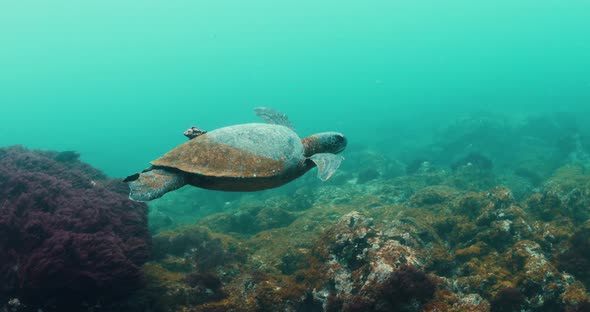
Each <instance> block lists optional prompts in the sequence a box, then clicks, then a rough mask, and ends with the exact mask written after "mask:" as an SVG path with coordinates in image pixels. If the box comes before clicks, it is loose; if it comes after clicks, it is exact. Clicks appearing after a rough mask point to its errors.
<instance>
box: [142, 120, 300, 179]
mask: <svg viewBox="0 0 590 312" xmlns="http://www.w3.org/2000/svg"><path fill="white" fill-rule="evenodd" d="M302 161H304V156H303V144H302V143H301V139H300V138H299V136H298V135H297V134H296V133H295V132H293V130H291V129H290V128H288V127H285V126H281V125H276V124H262V123H249V124H241V125H235V126H229V127H224V128H220V129H216V130H213V131H211V132H207V133H206V134H203V135H200V136H198V137H196V138H194V139H192V140H189V141H187V142H185V143H184V144H181V145H179V146H178V147H176V148H175V149H173V150H171V151H170V152H168V153H166V154H165V155H164V156H162V157H160V158H158V159H156V160H154V161H152V165H154V166H163V167H171V168H176V169H179V170H182V171H184V172H188V173H196V174H201V175H205V176H214V177H236V178H239V177H273V176H277V175H280V174H283V173H284V172H286V171H289V170H292V169H295V168H296V167H297V165H298V164H299V163H300V162H302Z"/></svg>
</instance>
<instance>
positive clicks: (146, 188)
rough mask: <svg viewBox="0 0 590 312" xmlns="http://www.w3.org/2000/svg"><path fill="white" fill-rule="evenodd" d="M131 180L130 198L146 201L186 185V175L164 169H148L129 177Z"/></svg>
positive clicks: (126, 180) (128, 179) (128, 180)
mask: <svg viewBox="0 0 590 312" xmlns="http://www.w3.org/2000/svg"><path fill="white" fill-rule="evenodd" d="M123 181H124V182H129V188H130V189H131V191H130V192H129V198H130V199H132V200H134V201H139V202H146V201H150V200H153V199H156V198H160V197H162V196H163V195H164V194H166V193H168V192H171V191H174V190H176V189H178V188H180V187H182V186H183V185H185V183H186V182H185V181H184V176H183V175H182V174H179V173H174V172H170V171H167V170H163V169H151V170H150V169H148V170H146V171H144V172H142V173H136V174H134V175H131V176H129V177H127V178H126V179H125V180H123Z"/></svg>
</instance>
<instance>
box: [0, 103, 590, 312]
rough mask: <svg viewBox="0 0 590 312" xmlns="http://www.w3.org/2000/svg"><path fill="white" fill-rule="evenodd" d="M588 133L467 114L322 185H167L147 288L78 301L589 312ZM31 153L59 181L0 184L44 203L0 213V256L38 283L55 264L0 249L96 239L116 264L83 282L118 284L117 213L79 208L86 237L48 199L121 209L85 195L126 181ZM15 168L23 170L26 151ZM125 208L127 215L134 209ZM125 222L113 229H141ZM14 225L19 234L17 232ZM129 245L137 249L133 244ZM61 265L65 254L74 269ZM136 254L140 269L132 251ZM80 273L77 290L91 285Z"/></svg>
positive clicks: (120, 305) (558, 121)
mask: <svg viewBox="0 0 590 312" xmlns="http://www.w3.org/2000/svg"><path fill="white" fill-rule="evenodd" d="M589 137H590V136H589V135H587V134H586V133H584V132H583V131H582V127H581V125H580V124H576V123H575V120H573V119H572V116H569V115H560V116H551V117H550V118H546V117H540V118H529V119H525V120H524V121H520V122H514V121H512V120H509V119H507V118H503V117H501V116H500V117H498V116H494V115H489V114H487V115H486V114H484V115H479V116H477V115H473V116H468V117H465V118H463V119H460V120H457V121H456V122H454V123H452V124H451V125H449V126H447V127H443V128H442V129H441V130H440V131H438V132H435V133H434V134H433V137H432V138H431V139H430V140H426V139H424V143H423V146H421V147H420V146H417V145H416V144H413V143H411V142H401V143H400V146H406V147H407V146H410V147H412V148H415V149H416V150H414V151H410V152H400V151H398V152H399V155H394V154H395V148H390V150H392V154H388V155H384V154H382V153H379V152H377V150H376V149H370V148H369V147H367V146H358V147H357V148H356V149H354V148H351V150H350V155H347V164H351V166H350V167H346V166H343V168H340V169H339V170H338V172H337V173H336V174H335V175H334V177H333V178H332V179H331V180H330V181H329V182H327V183H320V182H319V181H318V180H317V178H315V177H314V176H313V175H312V174H309V175H306V176H303V177H301V178H300V179H298V180H296V181H294V182H293V183H291V184H288V185H286V186H284V187H282V188H279V189H275V190H269V191H265V192H262V193H254V194H246V193H219V192H208V191H201V190H194V189H183V190H180V191H178V192H175V193H173V194H169V195H167V196H165V197H164V198H162V199H160V200H158V201H154V202H152V203H150V208H151V214H150V221H152V222H153V223H152V224H151V230H152V233H153V235H154V236H153V238H152V245H153V248H152V253H151V257H150V261H149V262H147V263H146V264H144V265H143V266H142V268H143V272H144V275H145V284H144V286H143V287H141V288H139V289H137V291H135V292H134V293H133V294H132V295H131V296H130V297H127V299H125V300H123V301H118V302H113V303H112V304H108V303H102V306H101V307H97V306H92V307H88V309H87V310H89V311H101V310H104V311H162V312H169V311H170V312H172V311H182V312H187V311H301V312H303V311H312V312H313V311H318V312H319V311H330V312H332V311H350V312H351V311H451V312H463V311H473V312H476V311H477V312H479V311H484V312H485V311H492V312H493V311H531V312H533V311H534V312H545V311H588V307H589V306H590V305H589V302H590V293H589V292H588V289H589V287H590V275H589V273H588V272H590V261H589V260H588V259H589V258H590V241H589V239H588V238H589V237H590V221H589V218H590V174H589V173H590V169H589V167H590V166H589V165H588V160H589V159H590V158H588V157H586V156H585V155H587V154H588V150H590V149H589V147H590V143H589V142H590V140H589V139H588V138H589ZM400 139H403V137H400ZM409 140H411V139H409ZM17 150H18V148H17ZM12 152H14V151H12ZM21 152H23V151H22V150H21ZM24 152H26V153H29V152H27V151H24ZM24 152H23V153H24ZM2 153H4V154H2ZM7 153H8V151H5V150H0V155H8V154H7ZM29 154H30V153H29ZM35 155H37V157H41V156H43V157H41V158H42V159H41V161H39V160H37V161H36V165H37V166H41V167H43V174H46V173H47V172H49V173H50V175H49V176H50V177H57V178H52V179H53V180H52V181H54V180H55V181H57V182H52V183H44V187H45V188H47V187H50V188H51V189H50V190H48V191H43V188H41V191H38V192H37V191H35V192H33V191H29V190H28V189H25V188H22V187H21V186H19V185H21V184H23V182H22V181H25V182H26V183H29V181H40V180H38V179H40V178H39V177H38V176H35V177H33V176H31V175H26V172H25V173H19V174H18V176H19V177H21V178H20V180H10V181H7V180H6V179H4V178H2V179H3V180H0V184H2V183H5V184H2V185H11V188H8V189H6V188H4V189H0V192H4V193H1V194H7V195H6V196H12V195H11V194H15V193H19V194H20V193H23V194H30V196H27V198H28V199H19V200H18V201H15V200H13V201H9V202H7V203H5V204H6V207H9V208H10V209H13V208H14V207H15V206H14V205H16V204H19V205H24V206H19V207H30V206H35V207H37V206H36V205H37V203H43V204H42V205H40V206H38V207H43V209H41V210H40V211H39V210H34V209H33V212H34V214H32V213H31V214H30V215H28V216H27V218H26V222H23V220H24V219H22V218H21V219H18V218H17V219H14V217H13V216H16V217H20V216H21V213H22V212H21V210H14V211H12V210H11V211H9V213H8V217H7V214H6V213H5V214H3V215H0V222H3V223H2V224H7V225H8V226H4V227H0V237H10V240H6V241H2V240H1V239H0V247H2V248H1V249H0V259H3V260H6V261H7V263H10V264H17V266H16V268H18V270H16V271H17V272H19V274H24V273H27V274H35V276H41V277H43V274H47V273H48V272H49V273H51V272H53V271H51V270H47V268H48V266H40V269H39V270H37V268H36V267H33V266H31V265H29V268H28V269H25V268H23V263H22V262H15V261H12V259H17V255H19V254H20V253H21V252H22V251H23V250H28V251H37V250H38V251H40V252H42V253H43V254H44V255H48V256H49V257H48V259H49V260H50V261H53V260H51V259H54V258H56V257H58V255H59V254H62V251H63V250H65V249H64V248H61V247H55V246H62V245H67V248H70V249H75V250H78V251H79V252H78V253H76V255H78V256H77V257H76V258H75V259H76V260H78V259H85V257H86V258H89V257H90V256H89V255H90V254H92V255H93V256H92V257H94V256H95V255H105V252H104V250H105V249H106V245H107V244H109V245H111V247H110V249H109V254H108V256H109V257H110V258H109V259H118V260H117V261H122V263H123V265H120V264H119V263H117V266H116V267H115V266H111V265H110V264H104V265H102V266H101V267H100V268H101V269H103V268H104V269H105V270H104V271H101V270H98V273H95V274H94V275H91V277H93V278H96V279H99V280H101V281H105V280H106V281H111V280H112V281H114V278H115V277H114V276H115V275H116V277H117V278H122V276H123V275H124V274H123V273H124V272H128V271H125V270H127V269H128V267H126V266H125V265H124V264H125V263H126V262H124V261H125V259H124V258H120V257H118V256H120V255H124V256H126V257H128V258H127V259H131V260H130V261H135V260H134V259H137V258H136V257H135V256H133V254H134V253H132V254H129V253H126V252H127V251H128V249H126V248H127V247H126V246H128V245H127V243H128V242H129V239H128V237H129V236H128V234H129V235H130V232H129V231H126V230H123V232H121V231H122V230H121V228H120V225H121V223H118V222H121V220H112V219H110V218H111V217H112V216H113V215H115V214H108V215H107V216H106V217H105V216H103V215H101V213H100V212H101V211H103V210H101V209H102V208H93V209H94V210H93V213H94V214H93V215H92V216H88V215H87V214H88V213H90V212H86V213H87V214H84V216H85V218H88V219H92V221H88V223H89V224H92V225H93V226H92V227H91V228H90V229H89V230H86V231H84V230H82V229H79V228H77V227H76V224H78V223H77V222H78V221H75V222H74V221H71V220H72V218H76V217H77V216H78V215H75V214H74V215H73V212H72V211H71V210H69V209H65V208H59V209H56V208H55V207H61V206H64V205H65V204H63V203H64V199H63V196H70V197H72V196H74V195H70V194H73V193H70V191H68V189H69V188H74V189H75V194H76V196H77V194H85V196H84V197H83V198H84V200H83V199H80V197H76V198H77V199H76V203H80V204H77V205H78V206H84V207H86V206H88V205H91V206H90V207H94V206H93V205H98V203H102V202H103V201H104V200H107V201H108V203H109V207H114V208H113V209H119V207H123V206H125V207H129V206H126V205H128V202H127V201H126V200H124V199H118V200H117V201H116V202H112V201H114V200H111V198H118V197H116V196H114V197H109V196H101V198H100V200H98V199H94V200H91V201H90V203H87V202H86V201H85V200H87V199H88V198H94V197H93V194H95V193H93V192H99V191H100V192H106V191H107V190H109V191H111V190H112V191H114V192H116V193H117V194H122V193H124V190H123V189H122V188H123V186H122V185H120V184H119V183H115V182H108V181H109V180H107V179H106V178H105V177H104V176H102V175H101V174H100V173H99V172H97V171H93V170H92V169H91V168H88V167H85V165H84V164H83V163H81V162H80V161H79V160H78V155H77V154H76V153H75V152H64V153H61V154H57V153H49V154H43V153H41V154H35ZM39 155H41V156H39ZM11 157H12V156H11ZM46 159H50V160H51V161H50V162H49V165H48V161H47V160H46ZM21 163H22V164H25V165H24V167H30V165H27V164H29V163H31V160H25V161H21ZM13 167H14V165H13V164H9V166H8V167H1V168H0V169H2V170H0V173H1V175H0V177H4V176H8V177H13V176H14V174H13V173H14V169H11V168H13ZM66 167H67V168H68V170H65V171H64V170H63V168H66ZM3 168H9V169H3ZM64 175H65V176H64ZM41 176H43V175H41ZM89 177H91V180H90V181H89ZM10 179H13V178H10ZM18 181H21V182H18ZM44 181H45V180H44ZM16 182H18V183H16ZM19 183H21V184H19ZM26 183H25V184H26ZM60 183H61V184H60ZM35 185H37V184H35ZM14 187H17V189H16V190H15V189H13V188H14ZM56 192H57V193H56ZM101 194H106V193H101ZM117 196H118V195H117ZM70 197H68V199H70ZM104 197H107V199H105V198H104ZM31 203H35V204H34V205H33V204H31ZM0 204H2V203H1V202H0ZM68 207H69V205H68ZM101 207H102V206H101ZM131 207H132V209H131V210H132V212H127V213H131V214H132V213H135V212H137V211H138V210H133V209H139V210H141V209H144V208H141V207H139V206H131ZM140 208H141V209H140ZM2 209H6V208H5V207H2ZM27 209H30V208H27ZM127 209H128V210H129V208H127ZM3 211H4V210H3ZM26 211H28V210H26ZM84 211H85V210H84ZM133 211H135V212H133ZM56 213H59V216H60V220H62V221H59V222H57V223H55V222H54V223H51V224H50V225H51V226H50V227H49V228H50V229H53V228H54V227H56V226H60V227H61V228H65V229H66V230H67V231H68V232H72V233H73V234H64V235H62V234H60V235H54V234H52V235H53V236H52V237H46V236H47V233H53V232H47V230H46V229H47V228H48V225H47V224H46V223H45V222H40V221H38V220H41V219H43V218H46V217H45V215H44V214H49V215H55V214H56ZM78 213H79V214H80V213H81V212H78ZM116 215H117V216H124V215H125V213H122V212H119V211H118V210H116ZM19 220H20V221H19ZM68 220H69V221H68ZM100 220H104V222H101V221H100ZM130 220H134V219H133V218H132V217H130V219H128V220H126V221H124V222H125V225H129V224H131V225H133V224H138V223H134V222H133V221H130ZM136 221H137V220H136ZM19 222H20V223H19ZM142 226H145V224H143V225H142ZM144 230H145V229H144ZM132 232H133V233H135V234H136V235H137V234H138V233H140V234H141V235H144V234H143V233H144V232H141V231H139V230H137V231H135V230H134V231H132ZM96 233H100V239H101V240H100V241H96V240H95V239H97V238H96V236H95V234H96ZM108 233H114V234H113V235H110V236H109V234H108ZM125 233H128V234H125ZM22 235H27V236H26V237H27V239H26V240H18V239H15V238H16V237H19V236H22ZM68 235H74V236H75V237H74V238H70V239H69V240H68V242H71V243H66V242H65V240H66V239H67V238H68V237H70V236H68ZM40 241H43V242H47V243H51V244H53V245H51V246H53V248H50V247H51V246H49V247H48V246H44V245H43V244H41V243H39V242H40ZM142 242H143V241H142ZM113 246H114V247H113ZM133 246H142V245H133ZM132 249H133V248H132ZM133 250H135V249H133ZM139 251H142V253H139V254H141V257H139V258H141V259H145V249H141V248H139V249H137V252H139ZM33 253H34V252H33ZM30 259H33V260H34V261H36V262H37V263H41V264H43V263H45V262H44V261H45V258H43V259H41V258H40V257H36V258H30ZM33 260H31V261H33ZM70 260H71V259H65V260H64V261H63V262H62V263H64V264H67V265H72V262H68V261H70ZM11 261H12V262H11ZM29 262H30V261H29ZM133 263H134V264H135V265H136V266H135V268H137V265H138V264H140V263H141V261H137V262H133ZM14 269H15V266H14V265H12V266H10V265H8V266H2V267H0V276H2V277H3V278H6V280H7V281H8V285H17V286H18V287H20V285H23V287H24V286H26V287H29V288H30V287H31V286H29V285H30V283H31V281H29V280H25V281H21V280H19V278H20V276H21V275H19V274H15V273H14V272H15V270H14ZM83 269H84V270H86V269H88V267H84V268H83ZM107 271H108V272H107ZM108 274H111V275H108ZM52 276H53V275H52ZM109 278H111V279H109ZM47 281H48V282H51V280H50V279H48V280H47ZM87 281H88V280H84V281H79V282H78V283H77V284H76V285H82V286H84V287H89V286H88V285H87V284H85V283H86V282H87ZM91 281H92V280H91ZM69 282H71V279H70V280H69ZM51 283H53V282H51ZM45 285H48V284H45ZM57 285H58V286H60V287H61V286H63V284H59V283H57ZM129 285H131V283H128V282H127V281H123V282H121V283H120V284H117V285H113V286H111V289H112V290H115V291H116V292H117V293H121V294H125V293H128V291H127V290H125V289H118V287H123V286H129ZM11 287H14V286H11ZM18 287H17V288H18ZM34 287H38V286H34ZM11 289H13V288H4V289H3V291H4V293H3V294H5V296H4V297H3V298H0V299H2V300H3V302H2V303H1V304H4V307H3V309H4V311H12V310H14V311H19V309H20V310H22V305H23V304H29V303H28V301H26V300H27V299H30V296H29V297H27V296H24V295H22V293H17V292H15V291H12V292H11ZM27 291H33V290H27ZM103 291H106V290H103ZM97 293H99V294H100V295H101V296H102V295H105V293H104V292H103V293H102V294H101V291H100V290H99V291H98V292H97ZM17 295H18V296H17ZM16 296H17V297H16ZM29 302H30V301H29Z"/></svg>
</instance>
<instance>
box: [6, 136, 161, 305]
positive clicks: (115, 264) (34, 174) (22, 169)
mask: <svg viewBox="0 0 590 312" xmlns="http://www.w3.org/2000/svg"><path fill="white" fill-rule="evenodd" d="M149 245H150V235H149V232H148V229H147V207H146V206H145V205H143V204H140V203H134V202H131V201H130V200H129V199H128V198H127V187H126V186H125V185H124V184H123V183H122V182H120V181H115V180H109V179H107V178H106V177H105V176H104V175H103V174H102V173H101V172H99V171H98V170H95V169H93V168H91V167H90V166H89V165H87V164H84V163H82V162H80V161H79V160H78V155H77V154H76V153H74V152H62V153H57V152H40V151H30V150H27V149H25V148H23V147H19V146H16V147H9V148H2V149H0V280H2V283H1V284H0V298H1V299H2V301H3V302H7V301H8V299H7V298H12V299H10V300H12V302H13V303H14V302H16V301H15V300H18V302H19V303H20V306H21V308H22V307H26V308H27V309H32V310H36V309H37V308H39V309H43V310H44V311H51V310H66V309H72V310H76V309H81V307H82V306H93V305H97V304H106V303H108V302H109V301H112V300H115V299H120V298H122V297H125V296H126V295H128V294H129V293H131V292H132V291H133V290H134V289H136V288H138V287H140V286H141V284H142V275H141V271H140V266H141V265H142V264H143V263H144V262H145V261H146V260H147V259H148V256H149ZM16 298H18V299H16ZM9 306H10V304H9ZM19 311H20V310H19Z"/></svg>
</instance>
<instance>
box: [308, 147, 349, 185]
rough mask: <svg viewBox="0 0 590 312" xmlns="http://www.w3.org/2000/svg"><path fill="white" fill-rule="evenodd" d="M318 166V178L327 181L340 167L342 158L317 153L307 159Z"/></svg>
mask: <svg viewBox="0 0 590 312" xmlns="http://www.w3.org/2000/svg"><path fill="white" fill-rule="evenodd" d="M309 159H311V160H312V161H313V162H314V163H315V164H316V165H317V166H318V178H319V179H320V180H322V181H327V180H328V179H329V178H330V177H331V176H332V175H333V174H334V172H336V169H338V167H340V163H341V162H342V160H344V157H342V156H338V155H336V154H330V153H319V154H314V155H312V156H311V157H309Z"/></svg>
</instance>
